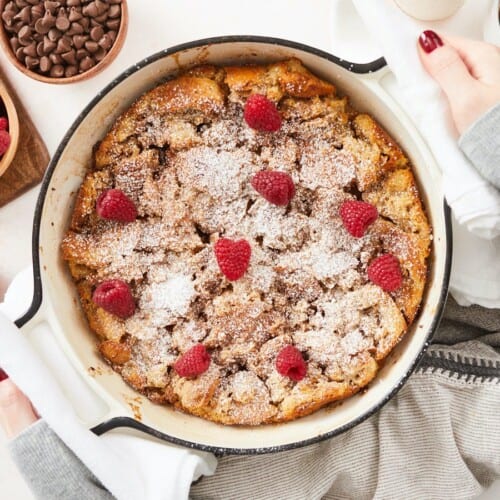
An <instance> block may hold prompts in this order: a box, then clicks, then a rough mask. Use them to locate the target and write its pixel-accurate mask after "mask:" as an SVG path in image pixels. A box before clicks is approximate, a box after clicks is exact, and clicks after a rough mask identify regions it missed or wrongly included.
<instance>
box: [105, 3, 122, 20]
mask: <svg viewBox="0 0 500 500" xmlns="http://www.w3.org/2000/svg"><path fill="white" fill-rule="evenodd" d="M121 13H122V8H121V7H120V6H119V5H110V7H109V10H108V17H111V18H115V17H120V15H121Z"/></svg>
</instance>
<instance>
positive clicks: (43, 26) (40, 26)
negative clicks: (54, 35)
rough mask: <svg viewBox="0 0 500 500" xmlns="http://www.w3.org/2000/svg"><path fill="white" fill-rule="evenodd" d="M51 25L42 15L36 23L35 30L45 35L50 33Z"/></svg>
mask: <svg viewBox="0 0 500 500" xmlns="http://www.w3.org/2000/svg"><path fill="white" fill-rule="evenodd" d="M50 28H51V26H49V25H48V24H47V23H46V22H45V21H44V19H43V17H41V18H40V19H37V21H36V23H35V30H36V32H37V33H40V34H42V35H45V33H48V32H49V30H50Z"/></svg>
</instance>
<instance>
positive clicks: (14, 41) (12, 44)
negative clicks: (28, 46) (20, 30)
mask: <svg viewBox="0 0 500 500" xmlns="http://www.w3.org/2000/svg"><path fill="white" fill-rule="evenodd" d="M9 43H10V47H11V48H12V50H13V51H14V52H15V51H16V50H17V49H18V48H19V47H20V46H21V44H20V43H19V39H18V38H17V37H14V38H11V39H10V40H9Z"/></svg>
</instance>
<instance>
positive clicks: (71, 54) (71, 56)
mask: <svg viewBox="0 0 500 500" xmlns="http://www.w3.org/2000/svg"><path fill="white" fill-rule="evenodd" d="M61 57H62V58H63V60H64V61H65V62H66V63H68V64H69V65H71V66H73V65H75V64H76V51H75V50H70V51H68V52H65V53H64V54H61Z"/></svg>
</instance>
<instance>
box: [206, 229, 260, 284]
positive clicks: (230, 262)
mask: <svg viewBox="0 0 500 500" xmlns="http://www.w3.org/2000/svg"><path fill="white" fill-rule="evenodd" d="M214 250H215V257H216V258H217V263H218V264H219V267H220V270H221V271H222V274H224V276H225V277H226V278H227V279H228V280H230V281H236V280H238V279H240V278H241V277H242V276H243V275H244V274H245V271H246V270H247V268H248V264H249V263H250V255H251V254H252V248H251V247H250V244H249V243H248V241H246V240H237V241H233V240H228V239H227V238H221V239H220V240H217V243H216V244H215V248H214Z"/></svg>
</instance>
